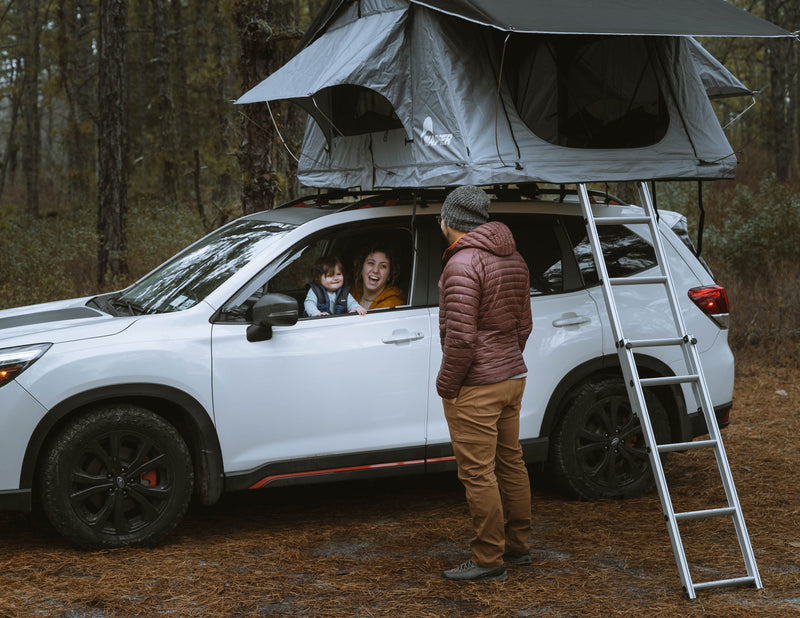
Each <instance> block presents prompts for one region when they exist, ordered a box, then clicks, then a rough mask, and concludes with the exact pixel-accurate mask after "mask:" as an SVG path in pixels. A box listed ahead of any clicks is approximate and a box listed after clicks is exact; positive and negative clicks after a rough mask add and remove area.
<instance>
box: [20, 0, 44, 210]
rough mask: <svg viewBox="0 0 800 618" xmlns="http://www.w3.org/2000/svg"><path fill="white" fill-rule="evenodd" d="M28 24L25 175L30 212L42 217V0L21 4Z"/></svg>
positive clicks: (24, 83)
mask: <svg viewBox="0 0 800 618" xmlns="http://www.w3.org/2000/svg"><path fill="white" fill-rule="evenodd" d="M20 11H21V12H22V15H23V18H24V23H25V33H24V34H25V52H24V55H23V78H22V117H23V124H24V128H23V134H22V170H23V173H24V175H25V188H26V195H27V197H26V200H27V213H28V216H30V217H31V218H36V217H38V216H39V166H40V164H41V161H40V157H41V143H42V119H41V110H40V108H39V71H40V68H41V67H40V52H39V40H40V37H41V32H40V23H41V22H40V15H39V13H40V10H39V0H29V1H26V2H24V3H21V7H20Z"/></svg>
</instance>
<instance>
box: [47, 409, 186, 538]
mask: <svg viewBox="0 0 800 618" xmlns="http://www.w3.org/2000/svg"><path fill="white" fill-rule="evenodd" d="M193 484H194V476H193V469H192V460H191V456H190V454H189V450H188V448H187V447H186V443H185V442H184V440H183V438H182V437H181V435H180V434H179V433H178V431H177V430H176V429H175V427H173V426H172V425H171V424H170V423H169V422H167V421H166V420H165V419H163V418H161V417H160V416H158V415H156V414H154V413H153V412H150V411H149V410H145V409H143V408H139V407H137V406H131V405H116V406H109V407H106V408H98V409H95V410H92V411H90V412H88V413H86V414H83V415H82V416H80V417H78V418H76V419H74V420H73V421H72V422H71V423H69V424H68V425H67V426H66V427H65V428H64V429H63V431H62V432H61V433H59V434H58V435H57V436H56V437H55V439H54V440H53V441H52V442H51V443H50V445H49V449H48V452H47V455H46V459H45V461H44V464H43V466H42V469H41V477H40V486H41V496H42V505H43V508H44V510H45V513H46V514H47V516H48V518H49V520H50V522H51V523H52V524H53V526H55V528H56V529H57V530H58V531H59V532H61V533H62V534H63V535H64V536H66V537H67V538H69V539H70V540H72V541H74V542H75V543H77V544H78V545H81V546H84V547H120V546H126V545H131V546H141V545H149V544H153V543H155V542H157V541H159V540H161V539H162V538H163V537H164V536H165V535H166V534H168V533H169V532H170V531H171V530H172V529H173V528H174V527H175V526H176V525H177V523H178V522H179V521H180V519H181V518H182V517H183V515H184V514H185V512H186V509H187V507H188V504H189V500H190V498H191V495H192V488H193Z"/></svg>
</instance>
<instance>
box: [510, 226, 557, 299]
mask: <svg viewBox="0 0 800 618" xmlns="http://www.w3.org/2000/svg"><path fill="white" fill-rule="evenodd" d="M497 219H499V220H501V221H502V222H503V223H505V224H506V225H508V227H509V229H510V230H511V233H512V234H513V235H514V242H516V244H517V251H519V253H520V255H521V256H522V257H523V258H524V259H525V262H526V263H527V265H528V270H529V271H530V281H531V294H532V295H533V296H542V295H545V294H559V293H561V292H563V291H564V265H563V253H562V248H561V244H560V243H559V240H558V238H559V234H558V221H557V219H556V218H555V217H550V216H546V215H541V216H531V215H525V216H513V215H501V216H500V217H497Z"/></svg>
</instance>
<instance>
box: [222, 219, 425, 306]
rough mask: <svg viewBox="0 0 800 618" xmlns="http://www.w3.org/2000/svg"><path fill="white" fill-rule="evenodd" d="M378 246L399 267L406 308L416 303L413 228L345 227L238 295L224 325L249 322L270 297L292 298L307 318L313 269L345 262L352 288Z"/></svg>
mask: <svg viewBox="0 0 800 618" xmlns="http://www.w3.org/2000/svg"><path fill="white" fill-rule="evenodd" d="M373 244H377V245H379V246H382V247H386V249H387V250H388V251H390V252H391V253H392V254H393V256H394V258H395V261H396V263H397V277H396V280H395V281H394V285H396V286H397V287H399V288H400V289H401V290H402V291H403V293H404V295H405V298H406V305H404V306H407V305H412V304H413V303H414V302H415V299H414V295H413V293H412V288H413V285H412V283H413V275H414V259H413V256H414V252H413V242H412V233H411V228H410V226H406V225H378V226H375V225H373V226H367V225H365V224H364V222H360V223H359V224H358V226H343V227H340V228H337V229H336V230H335V231H332V232H328V233H325V234H322V235H317V236H315V237H313V238H311V239H310V240H308V241H307V242H304V243H301V244H299V245H297V246H295V247H293V248H292V249H290V250H289V251H287V252H286V253H285V254H284V255H282V256H281V257H280V258H278V259H277V260H275V261H274V262H273V263H272V264H270V265H269V266H268V267H267V268H266V269H265V270H264V271H263V272H262V273H261V275H259V276H258V277H256V279H254V280H253V281H252V282H251V283H250V284H249V285H248V286H247V287H246V289H245V290H244V291H243V292H240V293H239V294H237V296H236V297H234V299H232V301H231V302H230V303H228V305H226V306H225V307H224V308H223V310H222V313H221V319H222V320H224V321H249V319H250V316H249V309H250V308H251V307H252V306H253V304H254V303H255V301H256V300H258V298H260V297H261V296H262V295H264V294H266V293H268V292H269V293H280V294H286V295H287V296H291V297H292V298H294V299H295V300H296V301H297V303H298V311H299V313H300V315H301V316H302V315H303V301H304V300H305V297H306V294H307V293H308V286H309V284H310V283H311V281H312V279H313V273H312V271H313V266H314V263H315V262H316V261H317V259H318V258H320V257H322V256H326V255H334V256H336V257H337V258H339V260H340V261H341V262H342V266H343V274H344V285H347V286H349V287H350V288H351V293H352V289H353V285H354V283H355V279H356V274H357V265H356V262H357V261H358V260H359V257H360V255H361V254H362V253H363V250H364V248H365V247H367V246H371V245H373Z"/></svg>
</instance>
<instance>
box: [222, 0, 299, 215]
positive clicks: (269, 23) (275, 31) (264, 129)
mask: <svg viewBox="0 0 800 618" xmlns="http://www.w3.org/2000/svg"><path fill="white" fill-rule="evenodd" d="M297 12H298V2H297V0H277V1H272V2H265V1H263V0H238V1H237V2H236V4H235V9H234V15H235V19H236V26H237V28H238V30H239V40H240V43H241V53H242V55H241V59H240V62H239V71H240V73H241V77H242V92H245V91H247V90H249V89H250V88H252V87H253V86H255V85H256V84H258V83H259V82H260V81H261V80H263V79H265V78H266V77H267V75H269V74H270V73H272V72H273V71H275V70H276V69H278V68H279V67H280V66H281V65H282V64H283V63H284V62H286V60H288V59H289V57H290V55H291V52H292V49H293V48H294V44H295V43H296V42H297V38H298V37H299V35H300V34H301V33H300V32H299V30H298V29H297V27H296V24H297ZM242 114H244V115H245V117H244V118H243V120H242V143H241V145H240V147H239V166H240V168H241V172H242V195H241V197H242V211H243V212H244V213H245V214H248V213H252V212H257V211H260V210H267V209H269V208H272V207H273V206H274V205H275V196H276V194H277V193H278V192H279V190H280V188H281V182H280V180H281V179H280V175H279V171H278V170H279V169H280V168H279V167H278V165H277V161H276V156H275V148H276V142H277V136H276V134H275V130H274V128H273V126H272V120H271V118H270V115H269V109H268V108H267V105H266V104H265V103H255V104H251V105H247V106H245V109H243V110H242ZM278 147H280V146H278ZM283 184H284V186H285V185H286V178H285V177H284V179H283Z"/></svg>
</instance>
